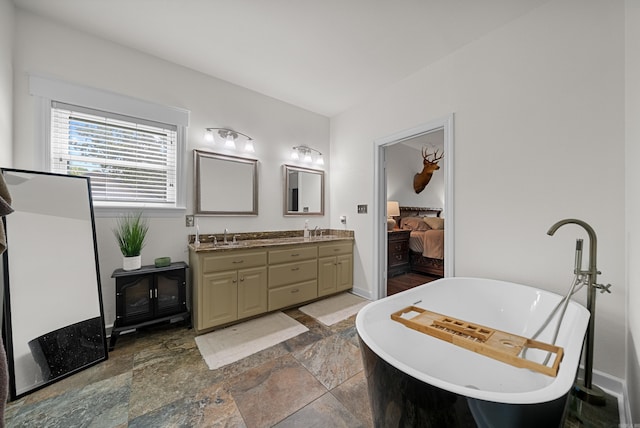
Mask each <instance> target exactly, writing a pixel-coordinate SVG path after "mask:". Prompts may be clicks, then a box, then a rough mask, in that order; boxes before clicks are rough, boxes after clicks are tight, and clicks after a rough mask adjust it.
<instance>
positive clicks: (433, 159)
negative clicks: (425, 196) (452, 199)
mask: <svg viewBox="0 0 640 428" xmlns="http://www.w3.org/2000/svg"><path fill="white" fill-rule="evenodd" d="M442 156H444V152H443V153H441V154H440V156H438V149H436V150H435V151H434V152H433V153H428V151H427V149H426V147H425V148H423V149H422V165H423V166H422V172H421V173H420V174H416V175H415V176H414V177H413V190H415V191H416V193H420V192H422V191H423V190H424V188H425V187H427V184H429V181H431V176H432V175H433V172H434V171H435V170H437V169H440V167H439V166H438V162H439V161H440V159H442Z"/></svg>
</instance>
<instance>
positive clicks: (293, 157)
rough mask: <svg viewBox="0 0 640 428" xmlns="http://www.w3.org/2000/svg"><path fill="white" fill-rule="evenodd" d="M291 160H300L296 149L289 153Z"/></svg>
mask: <svg viewBox="0 0 640 428" xmlns="http://www.w3.org/2000/svg"><path fill="white" fill-rule="evenodd" d="M291 159H293V160H298V159H300V155H299V154H298V151H297V150H296V149H293V150H292V151H291Z"/></svg>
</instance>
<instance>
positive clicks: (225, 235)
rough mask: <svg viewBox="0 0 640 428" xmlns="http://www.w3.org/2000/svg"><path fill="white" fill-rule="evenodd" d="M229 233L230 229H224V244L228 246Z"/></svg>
mask: <svg viewBox="0 0 640 428" xmlns="http://www.w3.org/2000/svg"><path fill="white" fill-rule="evenodd" d="M228 233H229V229H227V228H226V227H225V228H224V243H225V244H227V243H228V242H227V234H228Z"/></svg>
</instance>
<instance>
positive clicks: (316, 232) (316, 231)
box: [313, 226, 320, 238]
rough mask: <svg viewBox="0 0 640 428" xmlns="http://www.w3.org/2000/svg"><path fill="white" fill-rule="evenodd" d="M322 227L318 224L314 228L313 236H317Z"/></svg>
mask: <svg viewBox="0 0 640 428" xmlns="http://www.w3.org/2000/svg"><path fill="white" fill-rule="evenodd" d="M319 228H320V226H316V227H314V228H313V237H314V238H315V237H316V236H318V229H319Z"/></svg>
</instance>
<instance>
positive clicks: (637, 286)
mask: <svg viewBox="0 0 640 428" xmlns="http://www.w3.org/2000/svg"><path fill="white" fill-rule="evenodd" d="M625 6H626V26H625V27H626V37H625V41H626V52H625V54H626V68H625V71H626V87H625V94H626V127H625V130H626V136H625V140H626V154H625V159H626V169H625V170H626V192H627V193H626V200H627V219H626V224H627V259H626V262H627V286H628V287H629V290H628V293H629V297H628V299H627V314H628V323H629V335H628V338H627V340H628V345H627V347H628V357H627V358H628V361H627V376H626V380H627V389H628V401H629V403H636V405H635V408H632V416H633V420H634V421H635V422H636V423H638V422H640V404H638V403H640V311H639V310H638V308H640V263H638V259H639V258H640V184H639V183H640V168H638V164H640V121H638V118H639V117H640V81H639V80H638V76H640V3H639V2H637V1H635V0H627V1H626V2H625Z"/></svg>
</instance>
